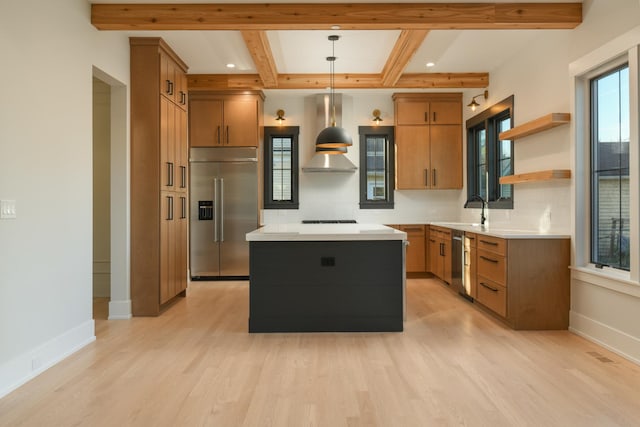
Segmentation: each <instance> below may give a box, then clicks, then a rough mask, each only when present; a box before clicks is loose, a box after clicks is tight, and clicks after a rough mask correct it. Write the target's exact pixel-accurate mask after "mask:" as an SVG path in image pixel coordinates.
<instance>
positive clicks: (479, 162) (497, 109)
mask: <svg viewBox="0 0 640 427" xmlns="http://www.w3.org/2000/svg"><path fill="white" fill-rule="evenodd" d="M513 99H514V97H513V95H512V96H510V97H509V98H506V99H504V100H503V101H501V102H499V103H497V104H495V105H492V106H491V107H489V108H487V109H486V110H484V111H483V112H481V113H480V114H478V115H476V116H474V117H472V118H470V119H469V120H467V124H466V125H467V199H468V200H470V202H469V203H468V204H467V207H470V208H479V207H481V202H480V201H473V198H474V196H480V197H482V198H483V199H484V200H485V201H487V204H488V207H489V208H492V209H513V185H511V184H500V181H499V180H500V177H502V176H506V175H513V141H510V140H505V141H500V139H499V138H498V135H499V134H500V132H504V131H506V130H508V129H511V128H512V127H513Z"/></svg>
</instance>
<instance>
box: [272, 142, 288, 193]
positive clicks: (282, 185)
mask: <svg viewBox="0 0 640 427" xmlns="http://www.w3.org/2000/svg"><path fill="white" fill-rule="evenodd" d="M272 144H273V148H272V153H273V164H272V174H273V198H272V200H277V201H283V200H286V201H291V199H292V192H291V187H292V182H291V177H292V174H291V169H292V166H293V164H292V162H291V149H292V147H293V138H291V137H276V138H273V139H272Z"/></svg>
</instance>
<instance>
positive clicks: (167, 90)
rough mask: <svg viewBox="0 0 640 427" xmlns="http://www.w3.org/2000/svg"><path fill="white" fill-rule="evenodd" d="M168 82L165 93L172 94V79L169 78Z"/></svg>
mask: <svg viewBox="0 0 640 427" xmlns="http://www.w3.org/2000/svg"><path fill="white" fill-rule="evenodd" d="M166 82H167V89H165V93H166V94H167V95H171V80H169V79H167V80H166Z"/></svg>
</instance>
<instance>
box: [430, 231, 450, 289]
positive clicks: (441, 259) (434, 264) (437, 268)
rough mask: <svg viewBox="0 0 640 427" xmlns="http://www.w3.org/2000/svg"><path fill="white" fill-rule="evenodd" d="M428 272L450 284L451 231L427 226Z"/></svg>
mask: <svg viewBox="0 0 640 427" xmlns="http://www.w3.org/2000/svg"><path fill="white" fill-rule="evenodd" d="M429 271H430V272H431V273H432V274H433V275H434V276H436V277H438V278H439V279H440V280H443V281H445V282H447V283H449V284H451V229H449V228H446V227H440V226H435V225H431V226H429Z"/></svg>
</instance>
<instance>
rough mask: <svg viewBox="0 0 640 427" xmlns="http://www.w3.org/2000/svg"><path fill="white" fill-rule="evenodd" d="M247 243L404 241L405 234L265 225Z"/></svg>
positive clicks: (368, 227) (376, 227) (355, 227)
mask: <svg viewBox="0 0 640 427" xmlns="http://www.w3.org/2000/svg"><path fill="white" fill-rule="evenodd" d="M246 238H247V241H250V242H253V241H274V242H275V241H320V240H322V241H341V240H344V241H358V240H406V239H407V233H405V232H404V231H400V230H396V229H394V228H391V227H387V226H386V225H381V224H293V223H292V224H267V225H265V226H263V227H260V228H258V229H257V230H253V231H252V232H250V233H247V235H246Z"/></svg>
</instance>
